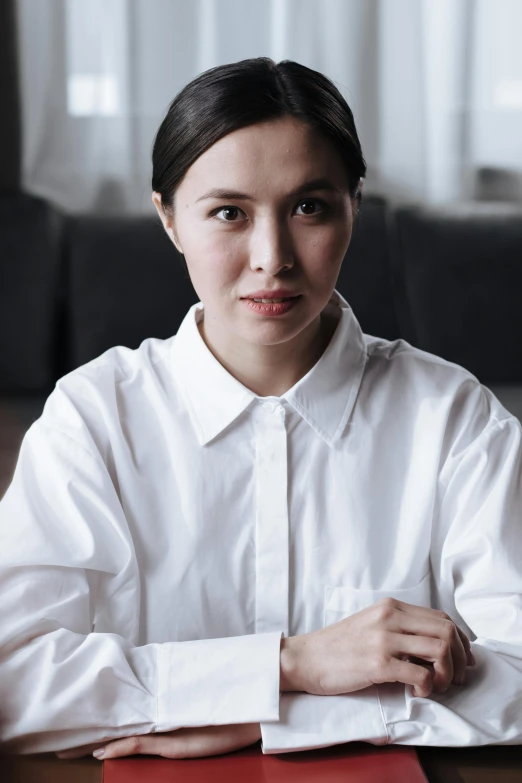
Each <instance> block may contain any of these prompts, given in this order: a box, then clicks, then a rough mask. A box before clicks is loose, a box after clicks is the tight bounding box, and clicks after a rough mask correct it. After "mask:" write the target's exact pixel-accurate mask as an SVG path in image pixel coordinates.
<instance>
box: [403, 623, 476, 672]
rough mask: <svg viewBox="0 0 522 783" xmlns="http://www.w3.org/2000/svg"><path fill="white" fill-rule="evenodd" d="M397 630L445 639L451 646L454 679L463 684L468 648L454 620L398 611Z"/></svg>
mask: <svg viewBox="0 0 522 783" xmlns="http://www.w3.org/2000/svg"><path fill="white" fill-rule="evenodd" d="M396 630H397V631H399V632H402V633H407V634H414V635H415V636H431V637H433V638H439V639H444V640H445V641H447V642H448V644H449V645H450V647H451V657H452V661H453V669H454V676H453V678H454V681H455V682H456V683H457V684H458V685H463V684H464V681H465V675H466V650H465V648H464V645H463V644H462V639H461V637H460V635H459V633H458V629H457V626H456V625H455V623H454V622H452V620H443V619H439V618H438V617H434V616H430V615H426V616H418V617H413V616H412V615H410V614H406V613H404V612H397V627H396Z"/></svg>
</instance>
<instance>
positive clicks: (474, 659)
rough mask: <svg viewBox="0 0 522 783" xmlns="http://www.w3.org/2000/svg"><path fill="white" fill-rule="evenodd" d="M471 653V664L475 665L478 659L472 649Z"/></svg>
mask: <svg viewBox="0 0 522 783" xmlns="http://www.w3.org/2000/svg"><path fill="white" fill-rule="evenodd" d="M469 654H470V655H471V665H472V666H475V664H476V662H477V659H476V658H475V656H474V655H473V653H472V652H471V651H470V653H469Z"/></svg>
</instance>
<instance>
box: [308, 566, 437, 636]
mask: <svg viewBox="0 0 522 783" xmlns="http://www.w3.org/2000/svg"><path fill="white" fill-rule="evenodd" d="M430 593H431V591H430V574H429V573H427V574H426V576H425V577H424V578H423V579H422V580H421V581H420V582H418V583H417V584H416V585H412V586H411V587H403V588H400V589H398V590H393V589H386V588H385V589H383V590H365V589H362V590H359V589H358V588H356V587H348V586H346V585H335V586H330V585H327V586H326V587H325V588H324V616H323V624H324V627H326V626H327V625H332V623H336V622H337V621H338V620H342V619H344V618H345V617H349V616H350V615H352V614H355V613H356V612H359V611H360V610H361V609H365V608H366V607H367V606H371V605H372V604H374V603H375V602H376V601H378V600H379V599H380V598H385V597H389V598H396V599H397V600H398V601H404V603H406V604H413V605H414V606H427V607H430V606H431V602H430V599H431V595H430Z"/></svg>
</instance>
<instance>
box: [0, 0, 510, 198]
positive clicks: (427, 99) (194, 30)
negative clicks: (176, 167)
mask: <svg viewBox="0 0 522 783" xmlns="http://www.w3.org/2000/svg"><path fill="white" fill-rule="evenodd" d="M6 3H7V6H9V5H10V4H11V5H12V6H14V11H15V13H14V14H12V16H14V17H15V18H13V19H12V24H15V25H16V27H17V30H18V35H17V41H16V44H15V47H14V46H8V47H7V49H6V48H4V47H0V48H1V49H2V50H3V51H4V55H3V56H4V57H5V58H9V59H12V61H11V62H10V63H6V64H5V65H7V67H8V68H9V70H10V71H11V72H12V74H13V76H12V80H11V85H9V84H7V85H6V87H7V89H8V90H10V91H11V92H12V94H11V97H10V105H11V106H12V107H13V112H9V113H8V114H7V116H6V117H5V118H4V122H5V121H7V122H8V123H11V124H12V129H11V133H12V134H13V135H14V136H15V137H16V138H17V139H18V138H19V136H20V134H19V124H18V123H21V128H22V134H21V141H22V144H21V149H20V150H19V152H18V151H17V152H16V153H15V152H14V149H13V150H11V151H10V153H9V151H8V150H7V149H6V148H5V147H4V150H3V154H4V155H8V156H9V160H10V161H11V166H13V167H14V166H15V160H13V158H16V156H17V154H21V182H22V184H23V187H24V189H25V190H27V191H28V192H31V193H35V194H38V195H40V196H43V197H45V198H47V199H50V200H51V201H52V202H53V203H55V204H57V205H59V206H61V207H63V208H65V209H67V210H69V211H74V212H102V213H104V214H106V213H107V212H108V211H109V210H110V211H112V212H114V213H122V212H130V213H147V212H149V211H150V209H151V203H150V185H149V182H150V174H151V166H150V153H151V146H152V140H153V136H154V133H155V131H156V129H157V127H158V125H159V123H160V121H161V119H162V117H163V115H164V113H165V111H166V108H167V106H168V104H169V102H170V101H171V100H172V98H173V97H174V95H175V94H176V93H177V92H178V90H179V89H181V87H183V86H184V85H185V84H186V83H187V82H188V81H190V80H191V79H192V78H194V77H195V76H196V75H197V74H198V73H200V72H201V71H204V70H206V69H207V68H210V67H212V66H215V65H219V64H221V63H226V62H232V61H236V60H241V59H244V58H247V57H257V56H261V55H264V56H269V57H272V58H273V59H274V60H276V61H279V60H281V59H286V58H288V59H293V60H297V61H298V62H301V63H303V64H305V65H308V66H310V67H311V68H315V69H317V70H319V71H322V72H324V73H325V74H327V75H328V76H329V77H330V78H331V79H333V80H334V81H335V83H336V84H337V86H338V87H339V89H340V90H341V91H342V93H343V94H344V96H345V98H346V99H347V101H348V103H349V105H350V107H351V108H352V110H353V112H354V115H355V119H356V124H357V128H358V131H359V135H360V137H361V140H362V145H363V150H364V153H365V156H366V159H367V162H368V167H369V171H368V182H367V186H368V190H370V189H371V190H372V191H377V192H379V193H381V194H383V195H386V196H389V197H390V198H392V199H414V200H416V201H422V202H427V203H440V202H447V201H458V200H463V199H466V200H469V199H473V200H495V201H496V200H505V201H514V202H518V203H522V46H521V30H522V3H521V2H520V0H263V2H256V1H255V0H245V2H242V3H238V2H237V0H219V1H217V0H190V2H187V0H89V1H88V2H85V0H16V1H15V0H3V4H4V5H5V4H6ZM5 14H6V11H5V10H4V15H5ZM3 30H4V32H3V34H2V35H3V36H5V35H8V34H9V29H8V26H7V27H5V26H3ZM12 34H13V33H12ZM14 48H16V51H14ZM15 70H17V71H18V73H19V79H18V81H15V78H14V77H15V74H14V71H15ZM15 91H16V92H17V94H15ZM18 108H19V111H18ZM17 115H20V116H19V117H18V116H17ZM15 148H16V145H15ZM13 153H14V154H13ZM18 165H20V164H18ZM12 176H13V177H15V178H16V171H13V175H12Z"/></svg>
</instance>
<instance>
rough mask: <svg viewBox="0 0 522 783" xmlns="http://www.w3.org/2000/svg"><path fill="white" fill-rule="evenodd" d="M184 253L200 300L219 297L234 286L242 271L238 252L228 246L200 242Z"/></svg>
mask: <svg viewBox="0 0 522 783" xmlns="http://www.w3.org/2000/svg"><path fill="white" fill-rule="evenodd" d="M185 255H186V259H187V266H188V269H189V273H190V278H191V280H192V284H193V286H194V288H195V289H196V292H197V293H198V295H199V296H200V298H201V299H202V300H204V299H207V301H210V300H211V299H213V298H215V297H216V296H217V297H221V294H222V292H223V291H228V290H229V289H230V288H232V287H233V286H235V284H236V282H237V280H238V279H239V278H240V277H241V275H242V273H243V266H244V264H243V262H242V260H241V256H240V254H239V253H233V252H231V250H230V248H229V247H227V248H224V247H220V246H219V245H218V246H216V243H212V242H201V243H198V246H197V247H194V246H192V247H191V248H190V253H189V251H188V250H187V253H186V254H185Z"/></svg>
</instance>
